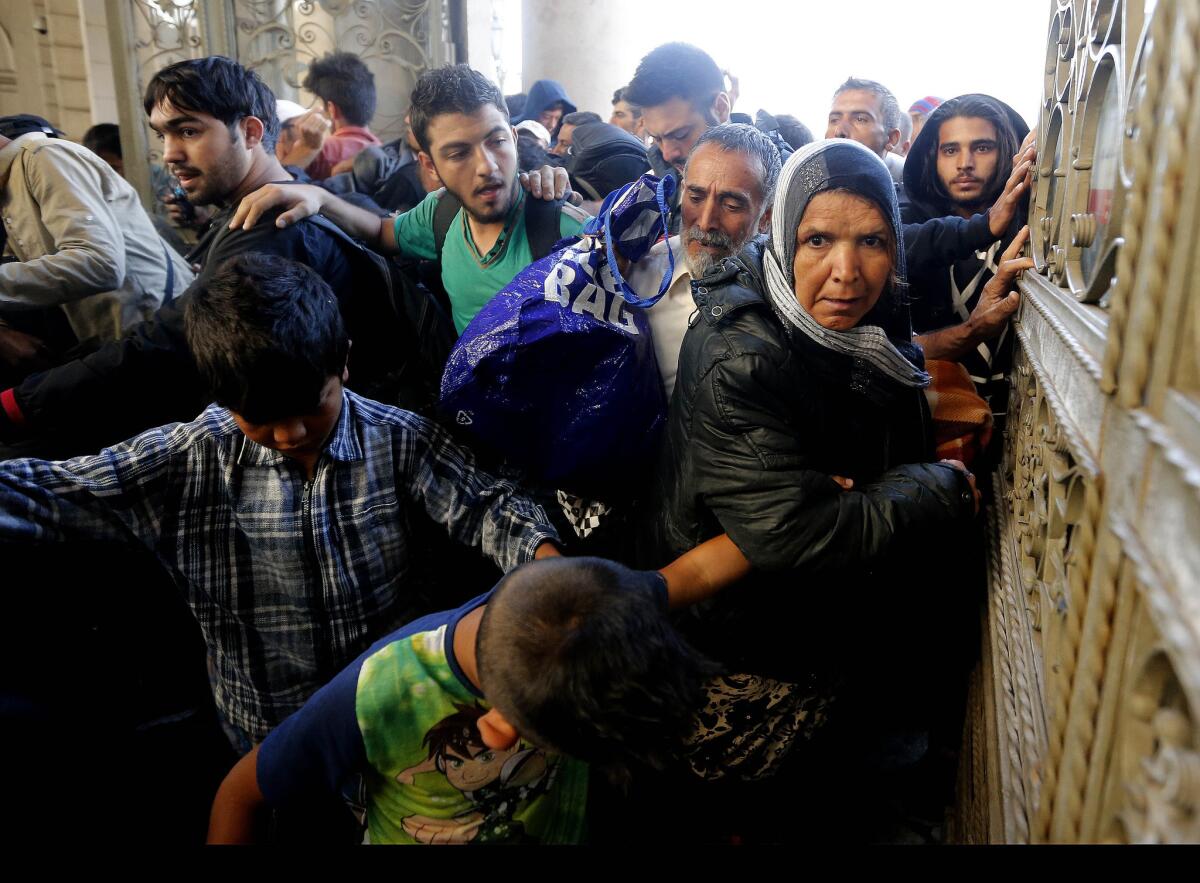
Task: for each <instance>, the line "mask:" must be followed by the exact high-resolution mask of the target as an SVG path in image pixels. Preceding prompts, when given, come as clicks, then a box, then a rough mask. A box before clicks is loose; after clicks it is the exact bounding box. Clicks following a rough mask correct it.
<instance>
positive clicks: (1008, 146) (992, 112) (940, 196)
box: [921, 95, 1021, 210]
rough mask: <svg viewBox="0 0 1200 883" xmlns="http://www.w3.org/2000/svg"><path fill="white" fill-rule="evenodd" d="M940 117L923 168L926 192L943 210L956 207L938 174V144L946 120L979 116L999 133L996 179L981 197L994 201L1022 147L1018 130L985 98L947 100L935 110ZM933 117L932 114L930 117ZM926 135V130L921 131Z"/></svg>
mask: <svg viewBox="0 0 1200 883" xmlns="http://www.w3.org/2000/svg"><path fill="white" fill-rule="evenodd" d="M934 113H936V114H937V120H936V124H935V125H933V127H932V128H931V129H930V130H929V131H930V135H929V136H926V137H929V145H930V146H929V148H928V156H929V159H928V161H927V162H926V163H925V165H924V167H923V168H922V170H921V171H922V176H921V178H922V180H921V184H922V185H923V191H924V192H925V193H931V194H934V196H935V197H936V199H937V200H939V201H940V202H941V203H942V207H943V209H944V210H949V207H950V206H952V205H953V200H952V199H951V198H950V194H949V193H948V192H947V191H946V185H944V184H943V183H942V177H941V175H939V174H938V169H937V156H938V145H939V144H940V143H941V135H942V125H943V124H944V123H945V122H946V121H947V120H952V119H954V118H955V117H978V118H981V119H985V120H987V121H988V122H989V123H991V124H992V127H993V128H994V129H995V130H996V152H997V154H998V159H997V161H996V171H995V174H994V177H993V178H992V180H991V181H990V182H989V185H990V187H991V190H989V191H988V192H987V193H984V194H982V196H981V197H980V198H981V200H983V201H984V202H991V201H992V200H994V199H995V198H996V197H997V196H998V195H999V193H1000V191H1001V190H1002V189H1003V188H1004V183H1005V182H1006V181H1007V180H1008V176H1009V175H1011V174H1012V170H1013V161H1012V158H1013V154H1015V153H1016V152H1017V148H1018V147H1020V146H1021V140H1020V138H1018V137H1017V133H1016V130H1015V129H1013V124H1012V120H1011V119H1009V116H1008V114H1007V113H1006V112H1005V110H1004V108H1003V107H1002V106H1001V105H1000V103H999V102H997V101H995V100H994V99H992V98H989V97H988V96H986V95H963V96H960V97H958V98H951V99H950V100H949V101H944V102H942V104H941V105H940V106H939V107H938V108H937V109H936V110H935V111H934ZM931 116H932V114H931ZM933 122H934V121H932V120H927V121H926V125H927V126H929V125H931V123H933ZM922 134H924V131H922Z"/></svg>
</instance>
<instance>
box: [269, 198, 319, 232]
mask: <svg viewBox="0 0 1200 883" xmlns="http://www.w3.org/2000/svg"><path fill="white" fill-rule="evenodd" d="M310 214H311V212H309V211H308V207H307V206H305V204H304V203H300V204H299V205H297V206H296V207H295V208H290V209H288V210H287V211H286V212H283V213H282V214H281V215H280V216H279V217H278V218H276V219H275V226H276V227H278V228H279V229H281V230H282V229H283V228H284V227H290V226H291V225H292V224H294V223H296V222H297V221H303V220H304V219H305V218H307V217H308V216H309V215H310Z"/></svg>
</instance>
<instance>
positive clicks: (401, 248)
mask: <svg viewBox="0 0 1200 883" xmlns="http://www.w3.org/2000/svg"><path fill="white" fill-rule="evenodd" d="M410 113H411V116H412V129H413V134H414V136H415V137H416V139H417V143H418V144H419V145H420V147H421V152H420V153H419V154H418V159H419V161H420V162H421V164H422V166H424V167H425V168H426V169H428V170H429V171H430V172H432V173H436V174H437V176H438V178H439V179H440V180H441V182H442V184H443V189H441V190H437V191H435V192H433V193H430V194H429V195H428V196H427V197H425V199H424V201H422V202H421V203H420V204H419V205H417V206H416V208H413V209H412V210H410V211H407V212H405V213H404V214H402V215H398V216H396V217H395V218H391V217H389V218H384V219H382V220H381V219H380V218H379V217H377V216H375V215H373V214H371V213H369V212H365V211H363V210H361V209H357V208H355V207H354V206H352V205H349V204H347V203H346V202H344V201H342V200H340V199H338V198H337V197H336V196H333V195H332V194H330V193H327V192H326V191H324V190H321V189H320V188H318V187H306V186H291V187H280V186H277V185H272V186H269V187H265V188H263V189H261V190H260V191H258V192H256V193H254V194H252V195H250V196H249V197H248V198H246V199H244V200H243V201H242V204H241V206H240V207H239V208H238V211H237V214H236V215H235V216H234V219H233V223H234V225H235V226H242V227H244V228H246V229H249V228H251V227H253V226H254V224H255V223H256V222H257V221H258V219H259V217H260V216H261V215H262V213H263V212H264V211H267V210H277V209H281V208H282V209H285V210H284V211H283V212H282V214H280V216H279V218H278V220H277V222H276V223H278V224H279V225H281V226H286V225H287V224H290V223H292V222H294V221H296V220H299V219H301V218H306V217H309V216H310V215H313V214H316V213H318V212H321V213H323V214H324V215H325V216H326V217H328V218H329V219H330V220H332V221H333V222H334V223H336V224H338V225H339V226H340V227H341V228H342V229H343V230H346V231H347V232H348V233H350V234H351V235H352V236H354V237H355V238H356V239H359V240H362V241H364V242H367V243H368V244H370V245H371V246H372V247H373V248H375V249H376V250H378V251H381V252H384V253H397V252H399V253H400V254H402V255H404V256H406V257H412V258H420V259H423V260H430V261H439V262H440V264H441V281H442V284H443V286H444V287H445V290H446V293H447V294H448V296H449V299H450V307H451V312H452V314H453V315H452V318H453V320H454V326H455V329H456V330H457V331H458V333H460V334H461V333H462V331H463V329H464V328H466V327H467V324H468V323H469V322H470V321H471V320H472V319H473V318H475V314H476V313H478V312H479V310H480V309H482V307H483V305H484V304H485V303H487V302H488V301H489V300H491V298H492V296H493V295H495V293H496V292H497V291H499V290H500V289H502V288H503V287H504V286H506V285H507V284H508V283H509V282H511V281H512V279H513V277H514V276H516V274H517V273H518V272H519V271H520V270H522V269H524V268H525V267H526V266H528V265H529V264H530V263H532V262H533V260H534V259H535V258H536V257H544V256H545V255H544V254H541V255H535V254H534V251H533V246H532V244H531V241H530V236H529V232H530V226H529V222H528V218H529V216H530V215H532V214H533V213H535V212H542V211H553V212H554V214H553V216H552V217H550V218H549V219H548V220H549V222H550V223H551V230H550V232H552V233H554V234H555V235H554V236H552V237H550V241H551V243H552V242H553V241H556V240H557V239H559V238H562V237H567V236H574V235H576V234H578V233H579V231H580V229H581V228H582V227H583V223H584V221H585V220H586V219H587V216H586V215H585V214H584V213H583V212H581V211H579V210H578V209H577V208H575V207H574V206H572V205H568V204H561V205H559V204H557V203H555V204H554V205H552V206H550V207H549V208H548V209H543V208H541V207H540V206H535V207H534V208H531V205H534V204H535V203H536V199H535V197H538V196H541V195H542V194H543V191H542V189H541V183H540V180H541V179H540V178H539V177H537V176H535V177H533V178H531V179H530V191H531V192H530V195H529V196H526V194H525V190H524V188H523V187H522V186H521V181H520V180H519V178H518V168H517V147H516V141H517V138H516V133H515V132H514V130H513V127H512V124H511V123H510V122H509V119H508V107H507V105H506V104H505V103H504V98H503V97H502V96H501V94H500V90H499V89H497V88H496V86H495V85H494V84H493V83H492V82H491V81H489V80H488V79H487V77H485V76H483V74H481V73H479V72H478V71H474V70H472V69H471V68H469V67H468V66H467V65H465V64H459V65H453V66H448V67H444V68H437V69H434V70H429V71H426V72H425V73H424V74H422V75H421V77H420V79H419V80H417V85H416V88H415V89H413V93H412V108H411V111H410ZM543 171H545V170H543ZM535 187H536V192H534V188H535ZM553 188H554V189H556V190H557V191H558V193H559V195H562V193H563V192H565V190H566V189H567V175H566V172H561V178H555V183H554V185H553ZM546 189H547V191H549V190H550V189H551V187H550V185H549V182H548V183H547V188H546ZM545 195H547V196H549V195H550V194H549V193H548V192H546V194H545ZM443 205H445V206H446V207H447V208H448V209H450V211H448V212H446V209H443V208H442V206H443ZM442 212H446V213H445V214H442ZM439 215H441V219H442V220H444V221H445V227H443V228H442V232H443V233H444V238H440V237H439V223H440V220H439ZM439 238H440V241H439ZM547 253H548V252H547Z"/></svg>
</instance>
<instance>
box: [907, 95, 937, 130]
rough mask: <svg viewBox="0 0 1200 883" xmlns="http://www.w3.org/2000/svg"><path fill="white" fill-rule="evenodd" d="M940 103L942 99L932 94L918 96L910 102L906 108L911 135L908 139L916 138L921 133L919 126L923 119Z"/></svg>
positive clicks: (923, 123)
mask: <svg viewBox="0 0 1200 883" xmlns="http://www.w3.org/2000/svg"><path fill="white" fill-rule="evenodd" d="M941 103H942V99H940V98H938V97H936V96H934V95H926V96H925V97H924V98H918V99H917V100H916V101H914V102H913V103H912V106H911V107H910V108H909V109H908V116H909V119H911V120H912V135H910V136H909V137H910V140H912V141H916V140H917V136H918V135H920V134H921V128H922V127H923V126H924V125H925V121H926V120H927V119H928V118H929V115H930V114H931V113H933V112H934V110H936V109H937V106H938V105H939V104H941Z"/></svg>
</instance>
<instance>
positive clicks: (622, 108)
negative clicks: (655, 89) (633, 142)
mask: <svg viewBox="0 0 1200 883" xmlns="http://www.w3.org/2000/svg"><path fill="white" fill-rule="evenodd" d="M628 89H629V87H628V86H622V87H621V88H620V89H618V90H617V91H616V92H614V93H613V97H612V116H611V117H609V120H608V121H609V122H610V123H611V124H612V125H614V126H616V127H617V128H620V129H624V130H625V131H626V132H628V133H629V134H630V135H632V136H633V137H635V138H643V137H645V124H644V123H643V122H642V109H641V108H640V107H638V106H637V105H636V104H631V103H630V101H629V99H628V98H627V97H626V95H625V93H626V92H627V91H628Z"/></svg>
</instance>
